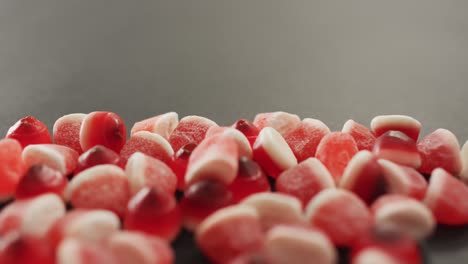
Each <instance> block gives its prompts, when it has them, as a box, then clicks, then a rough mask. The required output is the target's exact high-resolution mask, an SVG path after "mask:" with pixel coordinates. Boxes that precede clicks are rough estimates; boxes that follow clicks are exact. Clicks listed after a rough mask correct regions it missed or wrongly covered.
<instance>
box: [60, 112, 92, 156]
mask: <svg viewBox="0 0 468 264" xmlns="http://www.w3.org/2000/svg"><path fill="white" fill-rule="evenodd" d="M85 117H86V114H69V115H64V116H62V117H60V118H59V119H57V121H55V123H54V127H53V129H52V133H53V136H54V143H55V144H57V145H62V146H65V147H69V148H71V149H73V150H75V151H76V152H78V153H79V154H81V153H83V150H82V149H81V144H80V130H81V123H83V119H85Z"/></svg>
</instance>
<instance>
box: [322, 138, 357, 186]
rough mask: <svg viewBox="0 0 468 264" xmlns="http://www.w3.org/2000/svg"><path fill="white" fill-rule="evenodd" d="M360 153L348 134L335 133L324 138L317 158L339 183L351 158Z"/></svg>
mask: <svg viewBox="0 0 468 264" xmlns="http://www.w3.org/2000/svg"><path fill="white" fill-rule="evenodd" d="M357 152H358V148H357V145H356V142H355V141H354V139H353V137H352V136H350V135H349V134H347V133H342V132H333V133H330V134H328V135H326V136H325V137H323V138H322V140H321V141H320V144H319V145H318V147H317V153H316V155H315V156H316V157H317V159H319V160H320V161H321V162H322V163H323V164H324V165H325V167H327V168H328V170H329V171H330V173H331V175H332V176H333V178H334V179H335V181H336V182H339V180H340V179H341V177H342V175H343V172H344V170H345V168H346V166H347V165H348V162H349V161H350V160H351V158H352V157H353V156H354V155H355V154H356V153H357Z"/></svg>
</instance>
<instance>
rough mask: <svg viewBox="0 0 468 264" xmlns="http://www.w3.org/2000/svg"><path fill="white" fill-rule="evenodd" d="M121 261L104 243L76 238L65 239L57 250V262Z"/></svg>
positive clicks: (69, 263)
mask: <svg viewBox="0 0 468 264" xmlns="http://www.w3.org/2000/svg"><path fill="white" fill-rule="evenodd" d="M104 263H106V264H107V263H109V264H110V263H119V262H118V259H116V258H115V256H114V255H113V254H112V253H111V251H110V250H109V249H108V248H107V247H106V246H104V245H101V244H96V243H89V242H86V241H81V240H78V239H75V238H67V239H65V240H63V241H62V242H61V243H60V245H59V247H58V248H57V252H56V264H104Z"/></svg>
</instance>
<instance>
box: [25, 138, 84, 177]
mask: <svg viewBox="0 0 468 264" xmlns="http://www.w3.org/2000/svg"><path fill="white" fill-rule="evenodd" d="M22 155H23V160H24V163H25V164H26V167H27V168H30V167H31V166H33V165H40V164H44V165H47V166H48V167H50V168H52V169H54V170H57V171H59V172H60V173H62V174H63V175H69V174H71V173H73V171H74V170H75V169H76V165H77V162H78V152H76V151H75V150H73V149H71V148H69V147H65V146H60V145H55V144H35V145H29V146H27V147H26V148H25V149H24V150H23V154H22Z"/></svg>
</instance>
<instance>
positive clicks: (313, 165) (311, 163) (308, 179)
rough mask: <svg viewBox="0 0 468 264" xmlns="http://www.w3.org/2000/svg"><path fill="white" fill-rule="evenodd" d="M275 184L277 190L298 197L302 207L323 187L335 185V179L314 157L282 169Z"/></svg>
mask: <svg viewBox="0 0 468 264" xmlns="http://www.w3.org/2000/svg"><path fill="white" fill-rule="evenodd" d="M275 184H276V190H277V191H278V192H281V193H285V194H289V195H292V196H294V197H296V198H298V199H299V200H300V201H301V202H302V206H303V207H305V206H306V205H307V203H309V201H310V199H312V198H313V197H314V196H315V195H316V194H317V193H319V192H320V191H322V190H323V189H326V188H334V187H335V181H334V179H333V177H332V176H331V174H330V172H329V171H328V169H327V168H326V167H325V166H324V165H323V164H322V162H320V160H318V159H316V158H309V159H307V160H304V161H303V162H301V163H299V164H298V165H296V166H294V167H292V168H290V169H288V170H286V171H284V172H283V173H281V174H280V176H279V177H278V179H277V180H276V183H275Z"/></svg>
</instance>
